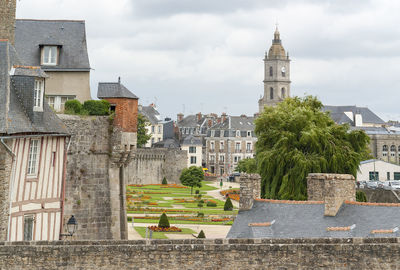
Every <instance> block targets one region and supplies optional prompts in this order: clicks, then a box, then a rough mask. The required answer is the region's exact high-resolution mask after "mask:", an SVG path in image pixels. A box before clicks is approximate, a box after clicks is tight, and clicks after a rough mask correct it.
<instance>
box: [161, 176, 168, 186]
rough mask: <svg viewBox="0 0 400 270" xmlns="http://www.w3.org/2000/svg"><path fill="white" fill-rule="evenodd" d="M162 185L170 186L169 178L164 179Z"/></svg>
mask: <svg viewBox="0 0 400 270" xmlns="http://www.w3.org/2000/svg"><path fill="white" fill-rule="evenodd" d="M161 184H162V185H168V182H167V178H165V177H164V178H163V180H162V182H161Z"/></svg>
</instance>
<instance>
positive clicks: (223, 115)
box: [221, 112, 226, 123]
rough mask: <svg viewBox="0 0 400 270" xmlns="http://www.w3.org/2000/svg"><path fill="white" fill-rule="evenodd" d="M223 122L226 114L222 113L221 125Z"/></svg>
mask: <svg viewBox="0 0 400 270" xmlns="http://www.w3.org/2000/svg"><path fill="white" fill-rule="evenodd" d="M225 120H226V113H224V112H223V113H222V114H221V122H222V123H223V122H225Z"/></svg>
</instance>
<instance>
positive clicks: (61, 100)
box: [46, 96, 115, 112]
mask: <svg viewBox="0 0 400 270" xmlns="http://www.w3.org/2000/svg"><path fill="white" fill-rule="evenodd" d="M75 97H76V96H47V97H46V99H47V103H48V104H49V105H50V107H52V108H53V109H54V110H55V111H57V112H60V111H64V109H65V102H67V101H68V100H72V99H75ZM114 108H115V106H114Z"/></svg>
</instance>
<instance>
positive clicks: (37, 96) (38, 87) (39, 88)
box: [33, 79, 44, 109]
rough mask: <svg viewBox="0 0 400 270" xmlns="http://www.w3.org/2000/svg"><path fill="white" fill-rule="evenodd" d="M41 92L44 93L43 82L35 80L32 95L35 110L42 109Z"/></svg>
mask: <svg viewBox="0 0 400 270" xmlns="http://www.w3.org/2000/svg"><path fill="white" fill-rule="evenodd" d="M43 92H44V80H43V79H36V80H35V93H34V97H33V98H34V102H33V106H34V108H37V109H42V108H43Z"/></svg>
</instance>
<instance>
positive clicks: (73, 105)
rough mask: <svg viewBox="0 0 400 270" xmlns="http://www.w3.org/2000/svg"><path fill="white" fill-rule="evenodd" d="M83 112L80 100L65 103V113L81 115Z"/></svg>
mask: <svg viewBox="0 0 400 270" xmlns="http://www.w3.org/2000/svg"><path fill="white" fill-rule="evenodd" d="M81 112H82V104H81V103H80V102H79V100H76V99H73V100H68V101H66V102H65V113H67V114H80V113H81Z"/></svg>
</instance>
